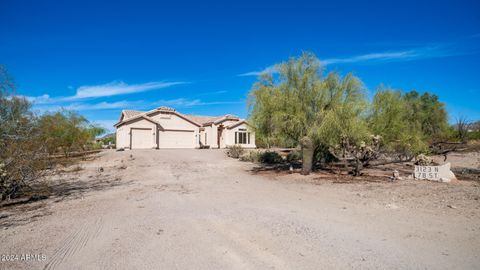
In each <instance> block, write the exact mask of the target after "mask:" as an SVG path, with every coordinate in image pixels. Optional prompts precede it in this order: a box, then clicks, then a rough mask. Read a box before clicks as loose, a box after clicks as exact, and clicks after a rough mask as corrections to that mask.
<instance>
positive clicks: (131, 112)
mask: <svg viewBox="0 0 480 270" xmlns="http://www.w3.org/2000/svg"><path fill="white" fill-rule="evenodd" d="M123 113H124V115H125V119H124V120H126V119H129V118H132V117H134V116H137V115H139V114H142V113H143V112H140V111H134V110H123Z"/></svg>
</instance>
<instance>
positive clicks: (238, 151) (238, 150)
mask: <svg viewBox="0 0 480 270" xmlns="http://www.w3.org/2000/svg"><path fill="white" fill-rule="evenodd" d="M244 152H245V149H243V148H242V146H240V145H238V144H235V145H233V146H230V147H228V150H227V155H228V156H229V157H231V158H239V157H240V156H241V155H242V154H243V153H244Z"/></svg>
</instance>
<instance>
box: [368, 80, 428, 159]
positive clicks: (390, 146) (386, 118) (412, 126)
mask: <svg viewBox="0 0 480 270" xmlns="http://www.w3.org/2000/svg"><path fill="white" fill-rule="evenodd" d="M421 107H422V105H421V104H416V102H413V100H412V98H411V96H407V97H405V96H403V94H402V92H401V91H399V90H392V89H388V88H379V89H378V90H377V92H376V94H375V96H374V98H373V102H372V104H371V107H370V114H369V117H368V124H369V128H370V131H371V132H372V133H373V134H378V135H380V136H381V137H382V148H383V150H384V151H385V152H386V153H391V154H393V155H396V158H397V159H398V160H400V161H402V160H411V159H412V158H413V157H415V155H417V154H419V153H422V152H426V151H427V147H428V144H427V142H426V136H425V135H424V133H423V129H422V127H423V126H422V122H421V119H422V117H423V115H422V112H421Z"/></svg>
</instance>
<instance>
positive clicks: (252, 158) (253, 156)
mask: <svg viewBox="0 0 480 270" xmlns="http://www.w3.org/2000/svg"><path fill="white" fill-rule="evenodd" d="M260 156H261V153H260V152H259V151H257V150H251V151H248V152H245V153H243V154H242V155H241V156H240V160H241V161H249V162H258V161H259V160H260Z"/></svg>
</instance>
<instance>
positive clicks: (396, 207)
mask: <svg viewBox="0 0 480 270" xmlns="http://www.w3.org/2000/svg"><path fill="white" fill-rule="evenodd" d="M385 208H388V209H398V208H399V207H398V206H397V205H396V204H394V203H389V204H387V205H385Z"/></svg>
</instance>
